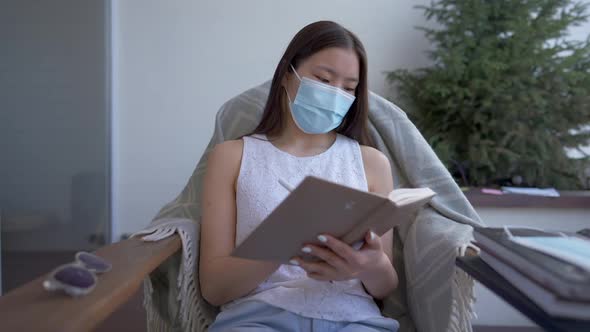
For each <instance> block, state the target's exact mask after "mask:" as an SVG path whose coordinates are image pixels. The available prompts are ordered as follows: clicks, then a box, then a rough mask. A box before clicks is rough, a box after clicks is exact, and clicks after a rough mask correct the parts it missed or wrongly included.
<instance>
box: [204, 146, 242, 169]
mask: <svg viewBox="0 0 590 332" xmlns="http://www.w3.org/2000/svg"><path fill="white" fill-rule="evenodd" d="M243 147H244V141H243V140H241V139H237V140H229V141H225V142H222V143H219V144H217V145H215V147H214V148H213V149H212V150H211V152H210V154H209V156H208V158H207V159H208V161H207V164H208V166H212V167H216V168H217V167H218V168H221V169H223V170H225V172H230V173H234V172H236V171H237V170H239V168H240V163H241V160H242V150H243Z"/></svg>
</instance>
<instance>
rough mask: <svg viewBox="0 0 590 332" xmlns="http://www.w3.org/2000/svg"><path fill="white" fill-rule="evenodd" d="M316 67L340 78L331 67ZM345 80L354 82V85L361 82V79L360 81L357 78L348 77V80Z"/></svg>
mask: <svg viewBox="0 0 590 332" xmlns="http://www.w3.org/2000/svg"><path fill="white" fill-rule="evenodd" d="M315 67H316V68H317V69H322V70H325V71H327V72H328V73H330V74H331V75H334V76H338V73H337V72H335V71H334V69H332V68H330V67H328V66H324V65H316V66H315ZM344 80H345V81H348V82H352V83H357V82H358V81H359V79H358V78H356V77H346V78H344Z"/></svg>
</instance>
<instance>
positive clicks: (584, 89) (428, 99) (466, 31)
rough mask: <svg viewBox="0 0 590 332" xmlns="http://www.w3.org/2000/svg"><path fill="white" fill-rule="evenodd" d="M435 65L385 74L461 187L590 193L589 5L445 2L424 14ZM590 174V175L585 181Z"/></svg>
mask: <svg viewBox="0 0 590 332" xmlns="http://www.w3.org/2000/svg"><path fill="white" fill-rule="evenodd" d="M419 8H420V9H422V10H424V13H425V16H426V18H427V19H428V20H430V21H435V22H436V24H435V25H436V26H437V28H425V27H421V28H420V29H422V30H423V31H424V32H425V35H426V37H427V38H428V39H429V40H430V41H431V42H432V45H433V48H432V50H430V51H429V52H428V53H429V57H430V59H431V60H432V62H431V63H432V64H431V66H429V67H426V68H420V69H417V70H412V71H410V70H405V69H398V70H395V71H393V72H391V73H389V74H388V79H389V81H390V82H391V83H392V85H393V86H394V87H396V88H397V91H398V96H399V99H398V98H396V100H395V101H396V103H398V104H400V105H401V106H402V107H403V108H404V109H405V110H406V111H407V113H408V115H409V117H410V118H411V119H412V121H414V123H415V124H416V125H417V127H418V128H419V129H420V130H421V132H422V134H423V135H424V136H425V137H426V139H427V140H428V141H429V143H430V144H431V145H432V147H433V148H434V149H435V151H436V152H437V154H438V155H439V157H440V158H441V160H442V161H443V162H444V163H445V164H446V165H447V167H448V168H449V170H450V171H451V173H452V174H453V175H455V176H456V177H457V179H458V181H459V182H461V183H463V184H464V185H469V186H489V185H494V184H500V185H503V184H512V185H522V186H527V185H528V186H537V187H545V186H552V187H556V188H560V189H581V188H584V187H586V188H587V186H588V184H587V183H585V181H587V179H583V178H582V176H581V175H582V172H583V170H584V169H587V167H588V163H589V156H588V155H587V154H583V155H582V158H579V159H572V158H570V157H568V154H567V153H566V151H565V149H564V148H578V147H579V146H584V145H588V144H589V139H590V35H589V37H588V38H587V39H586V40H583V41H575V40H569V39H568V30H569V29H570V28H571V27H573V26H577V25H580V24H582V23H584V22H586V20H587V18H588V3H586V4H584V3H583V2H579V1H569V0H563V1H560V0H528V1H527V0H525V1H508V0H498V1H496V0H476V1H473V0H469V1H467V0H455V1H451V0H439V1H435V2H433V3H432V4H431V5H430V6H420V7H419ZM586 176H588V175H586Z"/></svg>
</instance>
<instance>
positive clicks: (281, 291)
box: [222, 135, 381, 322]
mask: <svg viewBox="0 0 590 332" xmlns="http://www.w3.org/2000/svg"><path fill="white" fill-rule="evenodd" d="M243 140H244V150H243V154H242V164H241V167H240V174H239V176H238V180H237V194H236V204H237V225H236V245H238V244H240V243H241V242H242V241H243V240H244V239H245V238H246V237H247V236H248V235H249V234H250V232H252V230H254V229H255V228H256V227H257V226H258V225H259V224H260V223H261V222H262V221H263V220H264V219H265V218H266V217H267V216H268V215H269V214H270V213H271V212H272V211H273V210H274V208H275V207H276V206H278V205H279V203H280V202H281V201H282V200H283V199H285V197H287V195H288V191H287V190H286V189H285V188H284V187H283V186H281V184H280V183H279V179H283V181H285V182H287V183H288V184H290V185H291V186H293V187H296V186H297V185H298V184H299V183H300V182H301V181H302V180H303V179H304V178H305V177H306V176H307V175H314V176H316V177H320V178H324V179H326V180H330V181H332V182H336V183H340V184H343V185H346V186H349V187H353V188H356V189H361V190H365V191H366V190H368V186H367V180H366V177H365V171H364V166H363V160H362V156H361V150H360V146H359V144H358V143H357V142H356V141H355V140H352V139H350V138H348V137H346V136H343V135H337V138H336V140H335V142H334V143H333V144H332V146H331V147H330V148H329V149H328V150H326V151H325V152H323V153H321V154H318V155H315V156H310V157H296V156H293V155H291V154H289V153H287V152H284V151H282V150H280V149H278V148H277V147H275V146H274V145H273V144H272V143H270V142H269V141H268V140H267V139H266V137H265V136H262V135H254V136H251V137H244V138H243ZM269 249H271V248H269ZM250 300H258V301H262V302H265V303H268V304H270V305H272V306H275V307H279V308H282V309H285V310H288V311H290V312H293V313H296V314H299V315H301V316H304V317H310V318H319V319H326V320H331V321H351V322H352V321H360V320H365V319H369V318H374V317H381V313H380V311H379V308H378V307H377V305H376V304H375V301H374V300H373V298H372V297H371V296H370V295H369V294H367V292H366V291H365V290H364V288H363V286H362V284H361V282H360V281H359V280H357V279H355V280H348V281H336V282H328V281H316V280H313V279H310V278H308V277H307V275H306V273H305V271H304V270H303V269H302V268H300V267H298V266H292V265H286V264H283V265H281V266H280V267H279V268H278V269H277V270H276V271H275V272H274V273H273V274H272V275H270V277H269V278H268V279H267V280H265V281H264V282H263V283H261V284H260V285H259V286H258V287H257V288H256V289H255V290H253V291H252V292H251V293H249V294H248V295H246V296H245V297H242V298H240V299H237V300H235V301H233V302H230V303H228V304H226V305H225V306H223V307H222V310H226V309H228V308H230V307H231V306H233V305H235V304H237V303H242V302H244V301H250Z"/></svg>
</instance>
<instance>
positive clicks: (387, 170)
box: [360, 145, 392, 192]
mask: <svg viewBox="0 0 590 332" xmlns="http://www.w3.org/2000/svg"><path fill="white" fill-rule="evenodd" d="M360 147H361V155H362V157H363V165H364V166H365V174H366V176H367V182H368V184H369V189H370V191H379V192H381V191H383V190H382V188H378V187H381V186H382V184H383V182H384V181H383V180H384V179H387V180H390V179H391V178H392V175H391V164H390V163H389V159H388V158H387V156H385V154H384V153H383V152H381V151H379V150H377V149H375V148H373V147H370V146H366V145H361V146H360ZM389 186H390V184H389V185H387V186H386V187H387V188H383V189H385V190H386V191H389V190H391V189H389Z"/></svg>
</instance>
